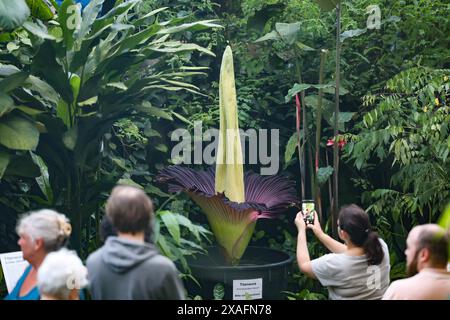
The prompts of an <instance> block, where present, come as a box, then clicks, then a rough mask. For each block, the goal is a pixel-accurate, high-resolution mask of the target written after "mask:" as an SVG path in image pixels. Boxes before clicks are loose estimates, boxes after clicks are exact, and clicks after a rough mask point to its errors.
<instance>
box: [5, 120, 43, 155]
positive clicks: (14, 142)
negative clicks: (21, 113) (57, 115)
mask: <svg viewBox="0 0 450 320" xmlns="http://www.w3.org/2000/svg"><path fill="white" fill-rule="evenodd" d="M38 142H39V131H38V129H37V128H36V126H35V125H34V124H33V123H31V122H30V121H28V120H26V119H24V118H20V117H17V116H8V117H6V118H5V119H2V121H1V122H0V144H2V145H4V146H5V147H7V148H10V149H15V150H35V149H36V147H37V144H38Z"/></svg>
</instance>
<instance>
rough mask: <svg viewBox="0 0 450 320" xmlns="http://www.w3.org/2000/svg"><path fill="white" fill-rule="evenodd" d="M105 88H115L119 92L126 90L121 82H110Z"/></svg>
mask: <svg viewBox="0 0 450 320" xmlns="http://www.w3.org/2000/svg"><path fill="white" fill-rule="evenodd" d="M106 86H107V87H112V88H117V89H120V90H127V89H128V88H127V86H126V85H125V84H124V83H123V82H110V83H108V84H106Z"/></svg>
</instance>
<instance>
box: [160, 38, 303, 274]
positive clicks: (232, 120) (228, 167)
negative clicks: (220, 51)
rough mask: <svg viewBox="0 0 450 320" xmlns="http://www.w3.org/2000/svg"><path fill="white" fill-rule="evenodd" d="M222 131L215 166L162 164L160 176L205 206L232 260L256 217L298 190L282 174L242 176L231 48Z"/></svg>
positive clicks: (224, 73) (272, 212)
mask: <svg viewBox="0 0 450 320" xmlns="http://www.w3.org/2000/svg"><path fill="white" fill-rule="evenodd" d="M219 88H220V90H219V96H220V99H219V101H220V107H219V108H220V134H219V144H218V150H217V156H216V169H215V171H214V169H213V168H210V169H209V170H207V171H195V170H193V169H190V168H185V167H181V166H172V167H168V168H166V169H163V170H162V171H161V173H160V175H159V176H158V177H157V179H158V180H159V181H161V182H166V183H169V191H171V192H180V191H183V192H186V193H187V194H188V195H189V196H190V197H191V198H192V199H193V200H194V201H195V202H196V203H197V204H198V205H199V206H200V207H201V208H202V210H203V211H204V213H205V214H206V216H207V218H208V221H209V224H210V226H211V229H212V231H213V233H214V235H215V237H216V239H217V242H218V243H219V246H220V247H221V249H222V250H223V253H224V258H225V261H226V262H227V263H228V264H231V265H236V264H238V263H239V260H240V258H241V257H242V255H243V253H244V251H245V249H246V248H247V246H248V243H249V241H250V239H251V237H252V234H253V231H254V228H255V225H256V221H257V220H258V219H261V218H273V217H275V216H276V214H277V213H279V212H280V211H282V210H283V209H284V208H286V207H288V206H289V205H292V204H295V202H296V197H295V189H294V188H293V185H292V184H291V183H290V182H289V181H288V180H286V179H284V178H282V177H279V176H269V177H261V176H259V175H257V174H255V173H252V172H247V173H246V174H245V175H244V171H243V158H242V149H241V141H240V136H239V125H238V118H237V104H236V88H235V81H234V66H233V56H232V52H231V48H230V47H229V46H227V48H226V49H225V52H224V55H223V58H222V66H221V72H220V86H219Z"/></svg>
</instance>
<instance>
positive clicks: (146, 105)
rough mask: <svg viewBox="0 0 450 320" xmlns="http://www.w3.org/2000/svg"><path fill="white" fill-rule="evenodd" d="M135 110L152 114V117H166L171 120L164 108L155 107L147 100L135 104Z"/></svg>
mask: <svg viewBox="0 0 450 320" xmlns="http://www.w3.org/2000/svg"><path fill="white" fill-rule="evenodd" d="M136 110H138V111H141V112H145V113H147V114H149V115H151V116H154V117H160V118H163V119H167V120H173V118H172V116H171V115H170V114H169V113H167V112H165V111H164V110H161V109H159V108H156V107H154V106H152V105H151V104H150V102H148V101H144V102H143V103H142V105H140V106H137V107H136Z"/></svg>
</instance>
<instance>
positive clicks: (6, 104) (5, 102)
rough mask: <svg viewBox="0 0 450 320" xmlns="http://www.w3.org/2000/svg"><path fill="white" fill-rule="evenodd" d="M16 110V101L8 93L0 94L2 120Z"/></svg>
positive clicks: (0, 115)
mask: <svg viewBox="0 0 450 320" xmlns="http://www.w3.org/2000/svg"><path fill="white" fill-rule="evenodd" d="M12 109H14V100H13V99H12V98H11V97H10V96H9V95H7V94H6V93H3V92H0V118H1V117H2V116H4V115H5V114H7V113H8V112H9V111H11V110H12Z"/></svg>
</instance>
